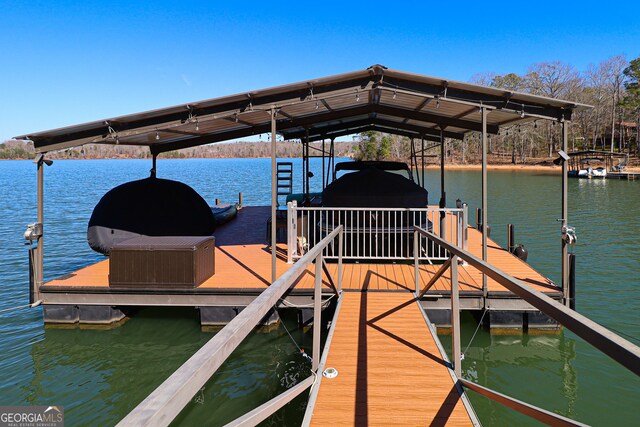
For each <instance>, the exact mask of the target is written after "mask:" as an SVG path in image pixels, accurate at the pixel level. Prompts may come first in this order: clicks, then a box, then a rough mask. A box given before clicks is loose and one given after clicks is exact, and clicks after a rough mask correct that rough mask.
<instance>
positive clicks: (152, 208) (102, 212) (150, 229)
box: [87, 177, 215, 255]
mask: <svg viewBox="0 0 640 427" xmlns="http://www.w3.org/2000/svg"><path fill="white" fill-rule="evenodd" d="M214 229H215V218H214V214H213V212H212V211H211V208H210V207H209V205H208V204H207V202H206V201H205V200H204V199H203V198H202V196H200V195H199V194H198V193H197V192H196V191H195V190H194V189H193V188H191V187H189V186H188V185H187V184H184V183H182V182H178V181H172V180H168V179H160V178H153V177H151V178H146V179H141V180H138V181H131V182H127V183H125V184H122V185H119V186H118V187H115V188H113V189H112V190H110V191H109V192H107V193H106V194H105V195H104V196H103V197H102V199H100V201H99V202H98V204H97V205H96V207H95V208H94V210H93V213H92V214H91V219H90V220H89V228H88V230H87V240H88V241H89V246H91V248H92V249H93V250H95V251H97V252H100V253H102V254H105V255H109V253H110V252H111V248H112V247H113V245H114V244H115V243H118V242H121V241H123V240H126V239H129V238H132V237H137V236H140V235H143V236H210V235H212V234H213V231H214Z"/></svg>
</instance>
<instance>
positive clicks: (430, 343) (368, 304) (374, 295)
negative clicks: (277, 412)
mask: <svg viewBox="0 0 640 427" xmlns="http://www.w3.org/2000/svg"><path fill="white" fill-rule="evenodd" d="M376 319H377V320H376ZM326 366H327V367H333V368H336V369H337V370H338V376H337V377H336V378H332V379H327V378H323V379H322V381H321V383H320V388H319V392H318V398H317V401H316V405H315V407H314V410H313V419H312V424H313V425H445V424H446V425H448V426H449V425H454V426H455V425H471V420H470V418H469V415H468V414H467V411H466V409H465V407H464V405H463V403H462V400H461V399H460V396H459V394H458V392H457V390H456V389H455V387H454V384H453V381H452V379H451V376H450V375H449V373H448V371H447V368H446V367H445V365H444V364H443V361H442V359H441V357H440V353H439V351H438V348H437V346H436V343H435V341H434V340H433V338H432V337H431V334H430V333H429V331H428V330H427V326H426V324H425V321H424V319H423V318H422V315H421V313H420V310H419V309H418V307H417V304H416V302H415V300H414V299H413V298H412V297H411V294H410V293H409V292H406V293H404V292H403V293H378V292H363V293H347V294H344V296H343V301H342V306H341V308H340V313H339V316H338V320H337V324H336V329H335V333H334V335H333V339H332V341H331V346H330V349H329V355H328V358H327V364H326ZM409 366H410V369H407V367H409Z"/></svg>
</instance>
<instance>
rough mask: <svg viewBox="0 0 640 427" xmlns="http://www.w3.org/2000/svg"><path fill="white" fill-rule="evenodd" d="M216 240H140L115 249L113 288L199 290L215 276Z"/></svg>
mask: <svg viewBox="0 0 640 427" xmlns="http://www.w3.org/2000/svg"><path fill="white" fill-rule="evenodd" d="M214 247H215V238H214V237H213V236H206V237H191V236H166V237H151V236H140V237H134V238H132V239H127V240H125V241H123V242H120V243H118V244H116V245H114V246H113V248H112V249H111V256H110V258H111V259H110V262H109V286H110V287H121V288H147V289H152V288H195V287H196V286H199V285H200V284H201V283H202V282H204V281H205V280H207V279H208V278H209V277H211V276H212V275H213V274H214V273H215V267H214V266H215V258H214V257H215V253H214Z"/></svg>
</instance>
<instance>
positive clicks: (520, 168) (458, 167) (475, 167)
mask: <svg viewBox="0 0 640 427" xmlns="http://www.w3.org/2000/svg"><path fill="white" fill-rule="evenodd" d="M282 158H287V159H295V158H299V157H282ZM189 159H227V160H234V159H238V160H241V159H270V157H181V158H168V159H162V158H160V159H159V160H160V161H162V160H189ZM23 160H33V159H27V158H24V159H0V162H2V161H23ZM53 160H72V161H75V160H148V161H151V159H140V158H136V157H116V158H106V157H104V158H90V159H87V158H77V157H76V158H66V159H53ZM424 169H426V170H439V169H440V165H437V164H432V163H431V164H427V165H425V167H424ZM481 169H482V165H481V164H479V163H469V164H459V163H445V170H449V171H452V170H455V171H465V170H466V171H479V170H481ZM487 169H488V170H492V171H503V172H551V173H560V172H562V167H560V166H558V165H554V164H515V165H514V164H507V163H488V164H487ZM625 171H628V172H640V166H628V167H627V168H626V169H625Z"/></svg>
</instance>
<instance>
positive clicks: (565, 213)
mask: <svg viewBox="0 0 640 427" xmlns="http://www.w3.org/2000/svg"><path fill="white" fill-rule="evenodd" d="M568 135H569V129H568V122H567V121H566V120H562V151H564V152H565V153H566V152H567V138H568ZM611 144H612V145H613V137H612V138H611ZM567 184H568V183H567V162H566V161H563V162H562V226H563V227H566V226H567V225H568V223H569V222H568V221H569V208H568V203H567V198H568V188H567ZM568 257H569V248H568V245H567V242H566V241H565V240H564V239H562V294H563V295H564V300H565V304H566V305H568V304H569V267H568V261H569V258H568Z"/></svg>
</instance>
